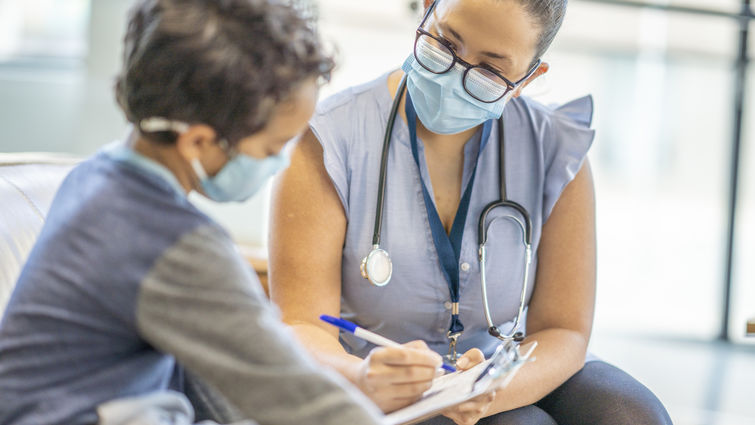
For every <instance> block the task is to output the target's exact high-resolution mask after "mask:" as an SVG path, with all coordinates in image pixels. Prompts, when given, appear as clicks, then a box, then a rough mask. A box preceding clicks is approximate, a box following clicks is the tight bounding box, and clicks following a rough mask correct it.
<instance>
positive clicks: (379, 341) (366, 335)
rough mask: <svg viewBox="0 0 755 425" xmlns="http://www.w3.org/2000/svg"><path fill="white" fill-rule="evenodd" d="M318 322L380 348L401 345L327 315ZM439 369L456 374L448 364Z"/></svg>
mask: <svg viewBox="0 0 755 425" xmlns="http://www.w3.org/2000/svg"><path fill="white" fill-rule="evenodd" d="M320 320H322V321H323V322H326V323H330V324H331V325H333V326H335V327H338V328H340V329H343V330H345V331H346V332H351V333H353V334H354V335H355V336H358V337H359V338H362V339H363V340H365V341H368V342H371V343H373V344H375V345H379V346H381V347H401V344H399V343H398V342H395V341H391V340H390V339H388V338H386V337H383V336H380V335H378V334H376V333H374V332H370V331H368V330H367V329H364V328H360V327H359V326H357V325H356V324H354V323H351V322H349V321H348V320H343V319H341V318H339V317H333V316H328V315H327V314H323V315H321V316H320ZM441 367H442V368H443V369H445V370H447V371H449V372H456V368H455V367H453V366H451V365H449V364H445V363H443V365H442V366H441Z"/></svg>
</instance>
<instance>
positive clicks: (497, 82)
mask: <svg viewBox="0 0 755 425" xmlns="http://www.w3.org/2000/svg"><path fill="white" fill-rule="evenodd" d="M464 88H465V89H467V92H468V93H469V94H471V95H472V96H474V97H475V98H476V99H478V100H481V101H483V102H495V101H496V100H498V99H500V98H501V97H503V95H505V94H506V92H507V91H509V85H508V84H507V83H506V81H504V80H503V79H502V78H501V77H499V76H498V75H496V74H494V73H492V72H491V71H489V70H487V69H485V68H480V67H474V68H470V70H469V71H468V72H467V74H466V77H465V79H464Z"/></svg>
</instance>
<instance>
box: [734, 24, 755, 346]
mask: <svg viewBox="0 0 755 425" xmlns="http://www.w3.org/2000/svg"><path fill="white" fill-rule="evenodd" d="M753 31H755V27H753V25H752V24H750V40H749V43H748V44H749V46H750V51H752V49H753V48H755V32H753ZM745 93H746V97H745V105H744V106H745V109H744V116H743V117H742V120H743V122H744V133H743V136H742V145H741V146H742V153H741V160H740V163H739V190H738V192H739V197H738V200H737V204H738V207H737V218H736V233H735V239H734V266H733V267H734V270H733V279H732V280H733V281H732V292H731V316H730V320H729V336H730V337H731V338H732V340H734V341H738V342H748V343H751V344H755V337H745V336H744V335H745V323H746V322H747V320H748V319H755V262H754V261H753V259H754V258H755V115H754V114H755V112H754V111H755V110H754V109H753V108H755V102H753V98H755V69H753V68H752V67H751V69H750V71H749V74H748V79H747V87H746V92H745Z"/></svg>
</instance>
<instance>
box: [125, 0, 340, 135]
mask: <svg viewBox="0 0 755 425" xmlns="http://www.w3.org/2000/svg"><path fill="white" fill-rule="evenodd" d="M123 62H124V63H123V68H122V71H121V73H120V75H119V76H118V77H117V80H116V90H115V91H116V98H117V101H118V104H119V105H120V107H121V109H123V111H124V113H125V114H126V118H127V119H128V120H129V121H130V122H132V123H136V124H138V123H139V122H140V121H141V120H142V119H144V118H148V117H153V116H159V117H165V118H169V119H172V120H178V121H184V122H187V123H202V124H206V125H209V126H211V127H213V128H214V129H215V130H216V131H217V132H219V135H220V136H221V137H224V138H226V139H227V140H228V142H229V143H230V144H231V145H234V144H236V143H238V141H239V140H240V139H242V138H244V137H247V136H249V135H251V134H254V133H255V132H257V131H259V130H260V129H262V128H263V127H264V126H265V125H266V123H267V122H268V120H269V119H270V116H271V113H272V110H273V108H274V107H275V105H277V104H278V103H279V102H281V101H283V100H286V98H287V97H288V96H289V95H290V94H291V93H292V91H293V90H294V89H295V88H296V87H297V86H298V85H299V84H300V83H301V82H303V81H304V80H306V79H308V78H311V77H326V78H327V77H329V75H330V71H331V70H332V68H333V60H332V58H331V57H330V56H329V55H328V54H326V53H324V52H323V48H322V45H321V44H320V41H319V38H318V36H317V34H316V32H315V30H314V25H313V23H312V22H311V21H309V20H307V19H306V18H305V17H303V16H302V14H301V12H300V10H299V9H298V8H296V7H294V6H293V5H291V3H290V2H289V3H284V2H281V1H275V0H140V1H138V2H137V4H136V5H135V6H134V7H133V9H132V11H131V14H130V19H129V24H128V29H127V32H126V36H125V39H124V61H123ZM152 136H157V137H150V138H151V139H156V140H159V141H163V142H172V141H174V140H175V135H173V134H170V133H168V134H166V133H162V134H155V135H152Z"/></svg>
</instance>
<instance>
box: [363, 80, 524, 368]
mask: <svg viewBox="0 0 755 425" xmlns="http://www.w3.org/2000/svg"><path fill="white" fill-rule="evenodd" d="M405 89H406V76H404V77H403V78H402V80H401V83H400V84H399V87H398V90H397V92H396V97H395V98H394V100H393V105H392V106H391V112H390V116H389V117H388V123H387V125H386V129H385V135H384V137H383V151H382V156H381V160H380V179H379V182H378V191H377V204H376V207H375V228H374V231H373V235H372V249H371V250H370V252H369V254H367V256H366V257H364V258H363V259H362V263H361V265H360V269H361V273H362V277H364V278H365V279H367V280H369V281H370V283H372V284H373V285H375V286H385V285H387V284H388V282H390V280H391V275H392V274H393V264H392V262H391V257H390V255H389V254H388V252H387V251H385V250H384V249H382V248H380V232H381V229H382V225H383V200H384V198H385V180H386V173H387V163H388V161H387V159H388V149H389V147H390V142H391V134H392V133H393V125H394V123H395V121H396V115H397V113H398V108H399V104H400V103H401V98H402V97H403V96H404V92H405ZM498 142H499V145H500V149H499V162H500V167H499V178H500V182H501V189H500V190H501V194H500V199H498V200H497V201H493V202H491V203H489V204H488V205H486V206H485V208H484V209H483V210H482V213H481V214H480V218H479V222H478V227H477V239H478V243H479V248H478V260H479V263H480V277H481V279H480V285H481V288H482V306H483V312H484V314H485V320H486V321H487V323H488V333H489V334H490V335H491V336H494V337H496V338H498V339H500V340H502V341H515V342H519V341H522V340H523V339H524V334H523V333H522V332H520V331H519V327H520V326H521V318H522V314H523V312H524V303H525V298H526V296H527V282H528V280H529V272H530V265H531V263H532V223H531V221H530V216H529V213H528V212H527V210H526V209H525V208H524V207H523V206H521V205H520V204H518V203H516V202H514V201H511V200H509V199H507V198H506V171H505V163H504V151H505V149H504V146H505V144H504V124H503V117H501V119H499V120H498ZM496 208H506V209H507V211H508V212H507V213H506V214H503V215H500V216H498V217H496V218H494V219H493V220H491V221H490V223H488V224H487V226H486V221H487V217H488V214H490V212H491V211H493V210H495V209H496ZM512 210H513V211H512ZM514 211H515V212H516V213H517V214H516V215H515V214H512V212H514ZM501 218H506V219H509V220H512V221H514V222H515V223H516V224H517V225H518V227H519V229H520V230H521V235H522V242H523V244H524V247H525V255H524V278H523V281H522V291H521V294H520V296H519V310H518V312H517V315H516V319H515V320H514V325H513V326H512V328H511V329H510V330H509V332H508V333H502V332H501V330H500V329H498V327H497V326H495V325H494V324H493V319H492V317H491V316H490V308H489V306H488V294H487V280H486V272H485V270H486V269H485V267H486V263H487V248H486V244H487V241H488V229H489V228H490V226H491V225H492V224H493V222H495V221H496V220H498V219H501ZM455 309H457V310H458V305H457V306H455ZM456 314H458V311H457V312H456ZM459 334H460V333H457V334H456V335H452V334H451V333H450V332H449V339H451V351H453V356H451V357H454V358H455V356H456V353H455V346H456V339H457V338H458V336H459ZM449 354H450V353H449Z"/></svg>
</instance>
